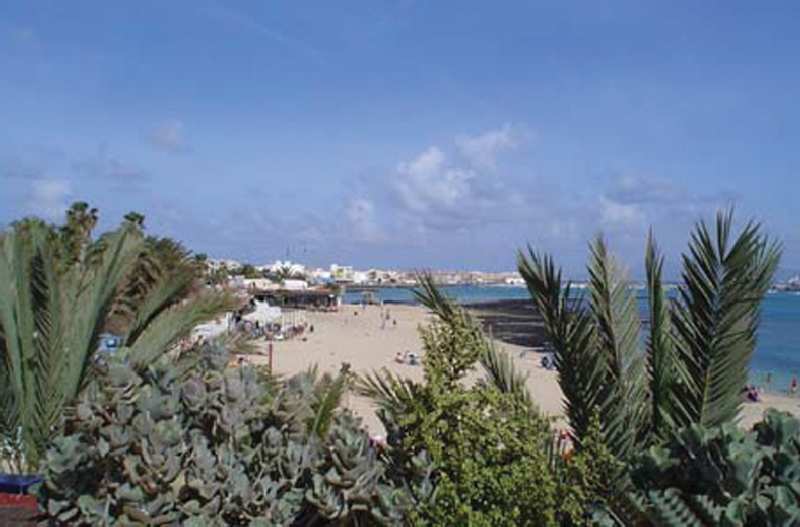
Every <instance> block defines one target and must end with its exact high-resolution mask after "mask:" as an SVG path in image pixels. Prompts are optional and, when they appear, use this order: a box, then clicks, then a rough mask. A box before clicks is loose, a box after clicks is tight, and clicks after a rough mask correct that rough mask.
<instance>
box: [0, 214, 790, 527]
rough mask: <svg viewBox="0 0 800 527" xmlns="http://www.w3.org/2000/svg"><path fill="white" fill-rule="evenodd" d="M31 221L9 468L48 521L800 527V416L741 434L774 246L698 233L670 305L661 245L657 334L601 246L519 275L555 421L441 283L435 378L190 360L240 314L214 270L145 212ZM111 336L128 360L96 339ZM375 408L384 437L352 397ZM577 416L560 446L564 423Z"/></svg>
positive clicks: (745, 235) (15, 299) (722, 220)
mask: <svg viewBox="0 0 800 527" xmlns="http://www.w3.org/2000/svg"><path fill="white" fill-rule="evenodd" d="M97 220H98V213H97V210H96V209H92V208H90V207H89V206H88V205H87V204H84V203H78V204H75V205H74V206H73V207H72V208H71V209H70V210H69V211H68V213H67V217H66V221H65V223H64V225H62V226H59V227H56V226H52V225H47V224H45V223H44V222H42V221H40V220H36V219H26V220H22V221H20V222H18V223H16V224H14V225H13V226H11V228H9V229H8V230H7V231H6V232H5V233H3V234H2V238H1V239H0V357H1V358H2V360H0V366H1V367H2V369H0V435H2V439H3V448H2V449H0V452H3V453H5V454H6V457H5V459H3V460H2V461H3V463H4V464H3V467H2V468H3V469H7V468H11V469H13V470H16V471H19V472H29V471H37V470H38V471H40V472H41V473H42V474H43V475H44V477H45V481H44V483H43V484H42V485H41V488H40V489H39V491H38V495H39V500H40V504H41V508H42V511H43V512H44V515H45V516H46V521H47V522H49V523H50V524H51V525H111V524H115V525H176V524H179V525H190V526H200V525H211V526H213V525H248V526H260V525H303V526H317V525H339V526H357V525H418V526H434V525H436V526H449V525H452V526H456V525H459V526H460V525H473V526H496V525H499V526H502V525H509V526H511V525H515V526H516V525H563V526H572V525H589V524H600V525H642V526H646V525H730V526H750V525H754V526H755V525H786V526H790V525H798V524H800V483H799V482H800V421H798V420H797V419H796V418H794V417H792V416H789V415H788V414H781V413H779V412H775V411H770V412H768V413H767V414H766V415H765V417H764V420H763V421H762V422H760V423H758V424H756V426H755V427H754V428H753V429H752V430H743V429H741V428H740V427H739V426H738V423H737V421H738V418H739V416H740V411H741V406H742V401H743V398H742V393H741V390H742V387H743V386H744V385H745V383H746V382H747V378H748V367H749V361H750V358H751V356H752V354H753V351H754V349H755V346H756V338H757V330H758V322H759V310H760V304H761V300H762V299H763V297H764V295H765V293H766V291H767V288H768V287H769V285H770V282H771V279H772V276H773V274H774V272H775V269H776V267H777V265H778V259H779V257H780V246H779V245H778V244H777V243H776V242H775V241H773V240H771V239H770V238H769V237H767V236H766V235H764V234H763V232H762V229H761V227H760V226H759V225H758V224H756V223H753V222H750V223H747V224H745V225H744V226H743V227H742V228H741V229H740V230H739V231H738V232H737V231H735V230H734V223H733V216H732V214H731V213H730V212H723V213H720V214H719V215H718V216H717V218H716V222H715V224H714V225H712V226H708V225H706V224H705V223H703V222H700V223H698V224H697V226H696V227H695V229H694V231H693V232H692V235H691V241H690V244H689V248H688V251H687V252H686V254H684V255H683V257H682V260H681V264H682V275H681V282H680V284H679V285H678V286H677V289H675V290H674V291H671V290H670V289H669V288H668V287H667V285H666V283H665V280H664V277H663V274H664V261H665V260H664V257H663V256H662V254H661V253H660V251H659V249H658V247H657V245H656V243H655V240H654V237H653V236H652V235H651V236H650V237H649V238H648V241H647V246H646V251H645V259H644V261H645V271H646V278H647V280H646V285H645V288H646V293H647V297H646V298H647V320H646V326H645V327H644V328H643V327H642V323H641V322H640V314H639V308H638V300H637V297H636V292H635V290H634V288H633V287H632V286H631V281H630V279H629V277H628V276H627V274H626V271H625V269H624V267H623V266H622V264H621V263H620V262H619V261H618V260H617V259H616V258H615V257H614V256H613V255H612V253H611V251H610V250H609V248H608V246H607V244H606V242H605V240H604V239H603V238H602V237H598V238H597V239H596V240H595V241H594V242H593V243H592V244H591V246H590V259H589V263H588V266H587V271H588V275H589V277H590V279H589V282H588V284H587V287H586V288H585V289H583V290H576V289H574V288H572V287H571V285H570V284H569V282H566V281H565V280H564V279H563V278H564V276H563V273H562V271H561V269H560V268H559V267H558V265H557V264H556V263H555V260H554V258H553V257H551V256H550V255H547V254H543V253H539V252H536V251H534V250H532V249H530V248H529V249H528V250H527V251H525V252H520V253H519V254H518V267H519V271H520V273H521V275H522V277H523V278H524V279H525V282H526V284H527V286H528V289H529V291H530V293H531V299H532V302H533V303H534V304H535V306H536V307H537V309H538V311H539V313H540V315H541V317H542V320H543V322H544V327H545V330H546V333H547V337H548V339H549V341H550V344H551V346H552V349H553V353H554V358H555V365H556V368H557V374H558V381H559V384H560V386H561V389H562V392H563V394H564V403H565V412H564V418H565V422H563V421H562V422H555V421H554V420H553V419H552V418H549V417H546V416H545V415H543V414H542V412H541V411H540V410H539V409H538V407H537V405H536V401H534V400H533V398H532V397H531V394H530V393H529V392H528V390H527V387H526V386H527V384H526V382H527V379H526V377H525V376H524V375H523V374H522V373H521V372H520V371H519V370H518V369H517V368H516V367H515V364H514V361H513V360H512V359H511V357H510V356H509V355H507V354H506V353H505V352H503V351H502V350H500V349H498V348H497V347H496V346H495V343H494V341H493V340H492V339H491V338H488V337H487V336H486V335H485V334H484V332H483V331H482V328H481V325H480V322H479V320H477V319H476V318H474V317H473V316H472V315H471V314H470V312H469V311H467V310H465V309H462V308H461V307H460V306H458V305H457V304H456V303H454V302H453V301H451V300H450V299H448V298H447V297H446V296H445V295H444V294H443V293H442V292H441V291H440V290H439V289H438V288H437V287H436V285H435V284H434V282H433V279H432V278H431V277H430V276H429V275H425V274H423V275H420V276H419V286H420V287H419V289H418V291H417V297H418V299H419V301H420V303H421V304H423V305H424V306H426V307H427V308H428V309H429V310H430V311H431V312H432V313H433V314H434V315H435V317H434V319H433V321H432V322H431V323H430V324H428V325H427V326H425V327H422V328H420V335H421V340H422V343H423V348H424V357H423V366H422V370H423V374H424V375H423V379H422V380H421V381H412V380H410V379H405V378H401V377H398V376H396V375H394V374H391V373H390V372H388V371H386V370H384V371H379V372H373V373H371V374H367V375H363V376H357V375H355V374H354V373H352V372H351V371H350V367H349V366H348V365H343V367H342V369H341V371H340V372H339V373H338V374H337V375H335V376H334V375H328V374H324V375H321V374H320V373H319V372H318V371H317V369H316V368H310V369H309V370H308V371H305V372H303V373H301V374H299V375H296V376H294V377H291V378H288V379H284V378H280V377H276V376H274V375H272V373H271V372H267V371H263V370H261V369H259V368H257V367H252V366H248V365H237V366H231V365H230V364H231V362H230V352H231V351H232V350H234V349H235V348H236V347H237V346H239V345H241V343H240V342H239V341H236V340H234V339H231V338H229V337H225V338H221V339H215V340H212V341H207V342H202V343H195V344H194V345H192V346H188V347H186V346H180V347H179V346H175V344H176V342H178V340H179V339H181V338H182V337H184V336H186V335H187V334H188V333H189V332H190V330H191V329H192V328H193V327H194V326H195V325H196V324H198V323H200V322H203V321H206V320H210V319H212V318H214V317H216V316H217V315H218V314H219V313H220V312H221V311H223V310H227V309H231V308H232V307H233V305H234V304H233V303H232V299H231V297H230V296H229V295H228V294H227V293H225V292H224V290H223V289H220V288H217V287H210V288H209V287H205V284H203V282H204V281H206V282H208V281H209V276H208V272H207V269H206V265H205V260H206V259H205V258H204V257H203V256H202V255H192V254H191V252H190V251H188V250H186V249H185V248H184V247H183V246H182V245H181V244H180V243H178V242H175V241H174V240H171V239H168V238H157V237H152V236H146V235H145V234H144V218H143V216H141V215H140V214H136V213H131V214H129V215H127V216H126V217H125V220H124V221H123V222H122V224H121V225H120V226H119V227H118V228H117V229H115V230H113V231H110V232H108V233H105V234H103V235H101V236H98V237H96V238H95V237H93V234H92V233H93V230H94V228H95V227H96V224H97ZM105 332H113V333H114V334H115V335H118V336H119V337H120V339H121V342H122V347H121V349H120V351H119V352H117V353H114V354H113V355H105V354H101V353H100V352H99V351H98V339H99V337H100V335H101V334H103V333H105ZM351 390H352V391H355V392H356V393H359V394H361V395H365V396H368V397H370V398H372V400H373V401H374V403H375V406H376V408H377V414H378V417H379V418H380V420H381V422H382V424H383V426H384V428H385V430H386V438H385V443H383V442H381V441H377V442H376V441H375V440H373V439H372V438H370V437H369V436H368V434H367V432H366V430H365V429H364V427H363V426H362V424H361V422H360V421H359V419H358V418H356V417H355V416H354V415H352V414H351V413H350V412H349V411H347V410H345V409H343V408H342V405H341V402H342V400H343V398H344V397H346V396H347V393H348V392H349V391H351ZM565 425H566V427H567V428H566V432H565V431H564V430H559V428H560V427H563V426H565Z"/></svg>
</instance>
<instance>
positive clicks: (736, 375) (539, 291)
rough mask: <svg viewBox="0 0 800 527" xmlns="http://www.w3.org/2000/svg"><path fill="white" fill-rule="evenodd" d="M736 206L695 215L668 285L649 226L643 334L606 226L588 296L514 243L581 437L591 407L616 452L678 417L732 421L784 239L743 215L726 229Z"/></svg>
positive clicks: (646, 441)
mask: <svg viewBox="0 0 800 527" xmlns="http://www.w3.org/2000/svg"><path fill="white" fill-rule="evenodd" d="M732 225H733V215H732V212H731V211H728V212H720V213H718V214H717V218H716V225H715V228H714V230H713V234H712V231H711V229H710V228H709V227H708V226H707V225H706V224H705V223H704V222H700V223H698V224H697V225H696V226H695V228H694V232H693V233H692V236H691V241H690V244H689V250H688V252H687V253H686V254H684V255H683V258H682V261H683V272H682V283H681V285H680V286H679V287H678V291H677V298H675V299H671V298H669V297H668V295H667V293H666V290H665V287H664V283H663V279H662V267H663V262H664V259H663V256H662V255H661V254H660V252H659V250H658V248H657V246H656V244H655V241H654V240H653V237H652V235H651V236H650V237H649V239H648V243H647V251H646V257H645V267H646V274H647V293H648V308H649V325H650V331H649V334H648V335H647V339H646V341H645V342H646V343H645V345H644V349H642V346H641V345H640V342H641V341H640V327H639V313H638V307H637V302H636V297H635V294H634V291H633V290H632V288H631V287H630V282H629V281H628V278H627V276H626V274H625V272H624V271H623V269H622V267H621V266H620V265H619V264H618V263H617V262H616V260H615V259H614V257H613V256H612V255H611V254H610V253H609V252H608V249H607V247H606V244H605V242H604V240H603V239H602V237H598V238H597V240H595V242H594V243H593V244H592V246H591V258H590V261H589V265H588V272H589V283H588V286H587V291H588V298H584V297H580V296H575V295H573V293H572V290H571V288H570V284H569V283H567V284H564V283H563V281H562V273H561V270H560V269H559V268H558V267H557V266H556V265H555V263H554V261H553V258H552V257H550V256H549V255H546V254H541V253H535V252H534V251H533V250H532V249H530V248H529V249H528V253H527V254H525V253H522V252H520V253H519V255H518V267H519V272H520V274H521V275H522V277H523V278H524V279H525V282H526V284H527V286H528V289H529V291H530V294H531V296H532V298H533V300H534V302H535V303H536V305H537V307H538V309H539V312H540V314H541V316H542V318H543V319H544V326H545V329H546V332H547V335H548V337H549V339H550V341H551V343H552V345H553V348H554V355H555V363H556V367H557V369H558V376H559V383H560V385H561V389H562V391H563V393H564V398H565V405H566V415H567V418H568V420H569V423H570V425H571V427H572V429H573V432H574V435H575V438H576V440H577V442H578V444H580V441H581V438H582V437H584V435H585V434H586V433H587V430H588V427H589V424H590V419H591V416H592V415H593V414H596V415H598V416H599V417H600V421H601V427H602V432H603V434H604V437H605V440H606V441H607V442H608V445H609V447H610V448H611V450H612V452H613V453H614V454H615V455H616V456H617V458H618V459H620V460H622V461H628V460H629V459H630V458H631V456H632V455H633V453H634V452H636V451H637V450H639V449H641V448H643V447H646V446H648V445H650V444H653V443H655V442H657V441H659V440H660V439H663V438H666V437H668V436H669V434H670V433H671V432H672V431H674V430H675V429H676V428H678V427H685V426H688V425H691V424H699V425H703V426H716V425H720V424H722V423H725V422H729V421H735V420H736V419H737V418H738V416H739V412H740V409H741V405H742V397H741V390H742V388H743V386H744V385H745V383H746V382H747V376H748V364H749V361H750V358H751V356H752V354H753V350H754V348H755V345H756V330H757V327H758V321H759V309H760V303H761V301H762V299H763V297H764V295H765V294H766V292H767V289H768V288H769V285H770V283H771V279H772V276H773V274H774V272H775V269H776V268H777V265H778V261H779V259H780V252H781V249H780V246H779V245H778V244H777V243H775V242H774V241H772V240H770V239H769V238H768V237H766V236H765V235H763V234H762V233H761V228H760V226H759V225H758V224H757V223H754V222H749V223H747V224H746V225H745V227H744V228H743V229H742V230H741V232H740V233H739V235H738V236H737V237H735V238H734V237H733V235H732Z"/></svg>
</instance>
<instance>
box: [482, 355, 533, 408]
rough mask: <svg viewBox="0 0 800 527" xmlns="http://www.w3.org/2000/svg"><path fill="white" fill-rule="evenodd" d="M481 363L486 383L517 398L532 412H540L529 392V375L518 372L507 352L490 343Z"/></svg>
mask: <svg viewBox="0 0 800 527" xmlns="http://www.w3.org/2000/svg"><path fill="white" fill-rule="evenodd" d="M479 360H480V363H481V366H483V369H484V371H485V373H486V380H485V382H486V383H487V384H488V385H490V386H492V387H494V388H495V389H497V390H498V391H499V392H500V393H505V394H509V395H513V396H515V397H516V398H517V399H518V400H519V401H520V402H522V403H523V404H524V405H525V406H526V407H527V408H529V409H530V410H531V411H537V412H538V406H537V405H536V403H535V402H534V400H533V397H532V396H531V392H530V390H528V385H527V382H528V375H527V374H526V373H524V372H523V371H521V370H518V369H517V367H516V365H515V364H514V359H513V358H512V357H511V356H510V355H509V354H508V353H507V352H505V351H503V350H501V349H499V348H498V347H497V346H495V344H494V342H492V341H489V342H488V345H487V347H486V350H485V351H484V353H482V354H481V356H480V359H479Z"/></svg>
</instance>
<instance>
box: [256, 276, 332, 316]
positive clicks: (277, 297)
mask: <svg viewBox="0 0 800 527" xmlns="http://www.w3.org/2000/svg"><path fill="white" fill-rule="evenodd" d="M265 282H266V283H264V282H258V283H257V284H256V283H254V284H252V285H250V286H248V288H247V293H248V294H249V295H250V296H251V297H252V298H253V299H254V301H255V302H261V303H264V304H266V305H269V306H275V307H281V308H297V309H335V308H338V307H339V306H341V305H342V290H341V289H340V288H338V287H332V286H327V285H323V286H309V285H308V283H307V282H306V281H305V280H285V281H284V283H283V284H276V283H274V282H271V281H269V280H266V281H265Z"/></svg>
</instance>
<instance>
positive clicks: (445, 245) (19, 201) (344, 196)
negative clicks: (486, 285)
mask: <svg viewBox="0 0 800 527" xmlns="http://www.w3.org/2000/svg"><path fill="white" fill-rule="evenodd" d="M311 4H312V3H298V2H263V1H251V2H245V1H241V2H222V1H214V0H195V1H190V2H178V1H174V2H157V1H138V2H89V1H84V2H61V1H52V2H38V1H33V0H30V1H24V2H23V1H19V2H3V4H2V6H0V72H2V74H0V117H2V122H3V126H2V127H1V128H0V189H2V190H0V223H7V222H9V221H12V220H13V219H15V218H19V217H21V216H23V215H27V214H36V215H40V216H43V217H46V218H48V219H53V220H55V219H58V218H59V216H60V215H61V211H62V209H63V208H64V207H65V206H67V205H68V204H69V203H70V202H72V201H75V200H79V199H80V200H86V201H89V202H91V203H92V204H93V205H95V206H97V207H99V208H100V209H101V214H102V217H103V219H104V226H111V225H113V224H114V223H115V222H117V221H118V220H119V218H121V216H122V215H123V214H124V213H125V212H126V211H128V210H137V211H140V212H142V213H143V214H145V216H146V217H147V225H148V229H149V230H150V231H152V232H154V233H158V234H165V235H170V236H173V237H176V238H179V239H181V240H183V241H184V242H185V243H186V244H187V245H188V246H189V247H191V248H193V249H195V250H196V251H202V252H206V253H208V254H210V255H212V256H229V257H236V258H240V259H245V260H249V261H253V262H256V263H259V262H268V261H272V260H274V259H275V258H283V257H285V256H286V254H287V249H288V252H289V254H290V256H291V257H292V259H298V260H303V261H306V262H308V263H310V264H324V265H327V264H329V263H332V262H339V263H350V264H354V265H356V266H358V267H369V266H395V267H403V268H412V267H435V268H459V269H492V270H495V269H510V268H512V267H513V265H514V250H515V249H516V248H518V247H520V246H523V245H524V244H526V243H531V244H533V245H535V246H536V247H538V248H541V249H544V250H547V251H552V252H554V253H555V254H556V255H557V257H558V259H559V260H560V261H561V262H563V263H564V265H565V266H566V267H567V269H569V270H570V272H571V273H573V274H575V275H580V274H581V269H582V264H583V262H584V260H585V257H586V252H587V251H586V243H587V241H588V240H590V239H591V238H592V237H593V236H594V235H595V234H596V233H598V232H603V233H604V234H605V235H606V236H607V237H608V238H609V241H610V243H611V245H612V247H613V249H614V250H616V251H617V252H618V253H619V254H620V255H621V257H622V258H623V259H624V260H625V261H626V262H628V263H629V265H630V267H631V268H632V270H633V273H634V274H638V272H639V271H640V269H641V260H642V256H643V247H644V240H645V236H646V232H647V229H648V228H649V227H650V226H652V227H653V228H654V229H655V231H656V234H657V236H658V238H659V239H660V241H661V244H662V245H663V247H664V248H665V250H666V251H667V253H668V258H669V260H668V262H669V263H668V266H669V267H670V269H674V268H675V265H676V264H677V262H678V258H679V254H680V251H681V250H682V248H683V247H684V245H685V242H686V240H687V237H688V231H689V228H690V226H691V224H692V223H693V222H694V221H696V220H697V219H699V218H709V217H711V215H712V214H713V212H714V210H715V209H716V208H717V207H720V206H724V205H727V204H734V205H735V206H736V209H737V211H738V216H739V217H740V218H742V219H744V218H745V217H749V216H755V217H756V218H758V219H760V220H762V221H763V222H764V224H765V225H766V227H767V228H768V230H769V231H770V232H771V233H772V234H774V235H775V236H776V237H778V238H780V239H781V240H783V242H784V244H785V257H784V265H783V267H784V272H785V273H787V272H792V271H797V270H800V215H798V213H797V209H798V199H800V177H799V176H800V148H798V146H800V104H798V94H800V68H798V67H797V60H798V57H800V32H798V31H797V21H798V20H800V5H798V4H797V3H796V2H778V1H775V2H768V3H755V2H702V3H700V2H685V3H684V2H640V1H636V2H615V3H608V4H606V3H604V5H602V6H601V5H600V3H594V2H581V3H567V2H552V3H537V2H527V1H525V2H465V1H462V2H421V1H420V2H413V1H397V2H378V1H365V2H326V3H317V4H318V5H314V6H312V5H311ZM760 4H763V5H760Z"/></svg>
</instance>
